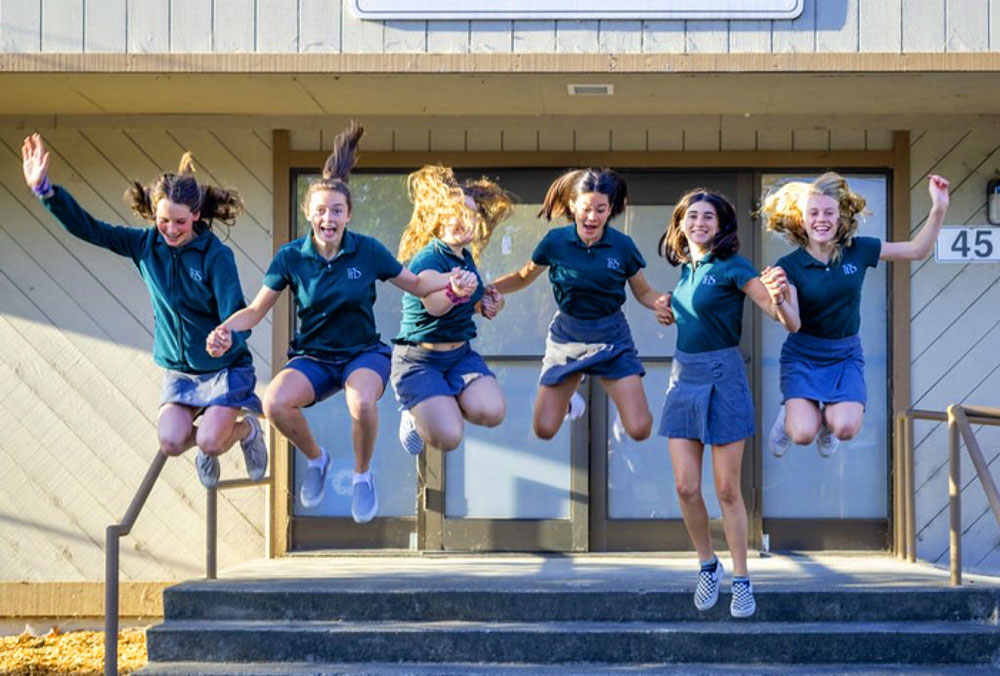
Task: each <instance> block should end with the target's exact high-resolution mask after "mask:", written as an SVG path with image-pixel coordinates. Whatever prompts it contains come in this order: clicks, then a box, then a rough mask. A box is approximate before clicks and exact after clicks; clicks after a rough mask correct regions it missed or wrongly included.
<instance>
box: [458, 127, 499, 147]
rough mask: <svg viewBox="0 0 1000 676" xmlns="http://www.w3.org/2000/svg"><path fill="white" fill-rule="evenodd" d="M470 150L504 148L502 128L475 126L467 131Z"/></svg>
mask: <svg viewBox="0 0 1000 676" xmlns="http://www.w3.org/2000/svg"><path fill="white" fill-rule="evenodd" d="M465 141H466V144H467V145H468V148H469V150H470V151H500V150H502V149H503V130H502V129H500V128H494V129H484V128H473V129H469V130H468V131H467V132H466V136H465Z"/></svg>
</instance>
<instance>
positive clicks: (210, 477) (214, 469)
mask: <svg viewBox="0 0 1000 676" xmlns="http://www.w3.org/2000/svg"><path fill="white" fill-rule="evenodd" d="M194 466H195V467H196V468H198V479H200V480H201V485H202V486H204V487H205V488H215V487H216V486H218V485H219V459H218V458H217V457H215V456H214V455H209V454H208V453H206V452H205V451H203V450H201V449H200V448H199V449H198V454H197V455H196V456H194Z"/></svg>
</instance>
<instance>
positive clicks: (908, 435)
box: [896, 404, 1000, 586]
mask: <svg viewBox="0 0 1000 676" xmlns="http://www.w3.org/2000/svg"><path fill="white" fill-rule="evenodd" d="M914 420H931V421H935V422H946V423H948V512H949V538H948V549H949V554H950V557H949V558H950V567H951V584H952V585H956V586H957V585H960V584H962V486H961V476H960V475H961V460H962V458H961V445H962V440H963V439H964V440H965V447H966V448H967V449H968V451H969V457H970V458H971V459H972V465H973V466H974V467H975V468H976V475H977V476H978V477H979V482H980V483H981V484H982V486H983V491H984V492H985V493H986V499H987V500H988V501H989V503H990V509H991V510H992V511H993V516H994V517H995V518H996V521H997V526H998V527H1000V492H998V491H997V486H996V483H995V482H994V481H993V476H992V475H991V474H990V470H989V466H988V465H987V463H986V459H985V457H984V456H983V451H982V449H981V448H980V447H979V441H978V440H977V439H976V434H975V432H973V431H972V425H973V424H976V425H1000V408H990V407H986V406H966V405H964V404H952V405H951V406H949V407H948V410H947V411H926V410H921V409H911V410H909V411H907V412H906V413H904V414H901V415H900V416H899V417H898V418H897V428H896V431H897V444H898V448H899V449H900V450H901V453H900V455H902V457H901V458H899V459H900V460H902V464H903V467H902V470H903V472H902V474H903V496H904V503H905V505H904V509H903V522H904V526H903V529H904V552H903V553H904V554H905V556H906V558H907V559H908V560H909V561H916V560H917V555H916V542H917V536H916V523H915V518H914V512H915V504H916V493H915V490H914V483H913V421H914Z"/></svg>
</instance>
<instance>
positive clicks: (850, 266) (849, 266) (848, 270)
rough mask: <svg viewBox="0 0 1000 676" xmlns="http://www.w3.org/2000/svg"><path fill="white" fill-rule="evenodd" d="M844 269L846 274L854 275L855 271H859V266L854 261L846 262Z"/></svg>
mask: <svg viewBox="0 0 1000 676" xmlns="http://www.w3.org/2000/svg"><path fill="white" fill-rule="evenodd" d="M843 269H844V274H845V275H853V274H854V273H855V272H857V271H858V266H857V265H854V264H853V263H844V265H843Z"/></svg>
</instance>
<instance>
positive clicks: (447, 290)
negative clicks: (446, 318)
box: [444, 286, 472, 305]
mask: <svg viewBox="0 0 1000 676" xmlns="http://www.w3.org/2000/svg"><path fill="white" fill-rule="evenodd" d="M444 295H445V296H446V297H447V298H448V300H450V301H451V302H452V303H454V304H455V305H461V304H462V303H468V302H469V301H470V300H472V296H459V295H458V294H457V293H455V291H454V290H453V289H452V288H451V286H446V287H444Z"/></svg>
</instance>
